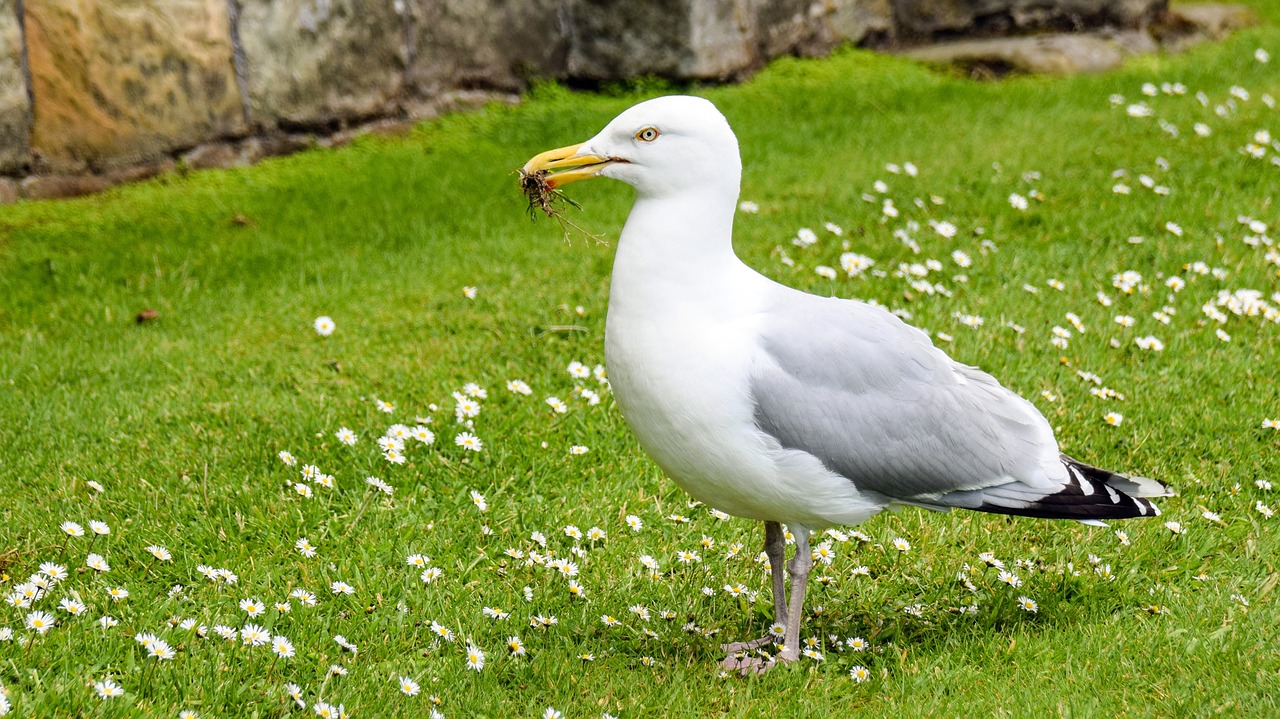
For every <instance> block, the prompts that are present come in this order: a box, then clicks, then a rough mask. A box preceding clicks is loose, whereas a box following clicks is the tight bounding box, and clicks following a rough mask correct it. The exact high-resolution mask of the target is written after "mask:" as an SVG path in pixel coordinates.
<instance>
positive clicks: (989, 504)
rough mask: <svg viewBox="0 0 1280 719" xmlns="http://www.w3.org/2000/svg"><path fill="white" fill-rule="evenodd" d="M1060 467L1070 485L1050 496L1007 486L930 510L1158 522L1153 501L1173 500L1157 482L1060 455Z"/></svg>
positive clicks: (962, 495) (945, 498) (955, 496)
mask: <svg viewBox="0 0 1280 719" xmlns="http://www.w3.org/2000/svg"><path fill="white" fill-rule="evenodd" d="M1062 464H1063V465H1064V466H1065V467H1066V468H1067V477H1068V480H1067V482H1066V483H1065V484H1063V485H1061V486H1060V487H1057V488H1055V489H1054V490H1051V491H1048V492H1046V491H1045V490H1044V489H1040V488H1036V487H1032V486H1031V485H1027V484H1023V483H1022V482H1009V483H1007V484H1001V485H997V486H994V487H986V488H984V489H974V490H968V491H963V492H952V493H950V494H944V495H942V496H941V497H938V498H936V499H934V500H931V501H930V502H929V504H933V505H940V506H941V507H960V508H964V509H972V510H976V511H979V512H993V513H996V514H1013V515H1020V516H1024V517H1040V518H1042V519H1075V520H1080V521H1089V522H1092V521H1096V520H1103V519H1126V518H1129V517H1155V516H1158V515H1159V514H1160V510H1159V509H1158V508H1157V507H1156V505H1155V504H1154V503H1152V502H1151V501H1150V499H1149V498H1151V497H1169V496H1172V495H1173V492H1171V491H1170V490H1169V488H1168V487H1166V486H1165V485H1164V484H1162V483H1161V482H1157V481H1156V480H1154V479H1148V478H1146V477H1134V476H1130V475H1127V474H1118V473H1116V472H1109V471H1107V470H1105V469H1099V468H1097V467H1093V466H1090V465H1087V464H1085V463H1083V462H1079V461H1076V460H1074V459H1072V458H1070V457H1068V456H1066V455H1065V454H1064V455H1062Z"/></svg>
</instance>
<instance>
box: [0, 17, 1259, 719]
mask: <svg viewBox="0 0 1280 719" xmlns="http://www.w3.org/2000/svg"><path fill="white" fill-rule="evenodd" d="M1257 7H1258V9H1259V11H1260V13H1261V15H1262V17H1263V24H1262V25H1261V26H1260V27H1258V28H1256V29H1253V30H1249V31H1246V32H1242V33H1239V34H1238V35H1236V36H1235V37H1233V38H1231V39H1230V40H1228V41H1225V42H1223V43H1220V44H1217V45H1213V46H1203V47H1199V48H1197V49H1194V50H1192V51H1190V52H1188V53H1186V54H1183V55H1177V56H1154V57H1146V58H1139V59H1135V60H1133V61H1132V62H1130V63H1129V64H1128V65H1127V66H1126V67H1125V68H1124V69H1123V70H1121V71H1118V72H1115V73H1111V74H1107V75H1103V76H1093V77H1076V78H1067V79H1049V78H1025V77H1024V78H1013V79H1009V80H1006V81H1003V82H999V83H976V82H972V81H969V80H966V79H963V78H960V77H956V76H953V75H951V74H949V73H946V72H940V71H937V70H933V69H929V68H926V67H923V66H920V65H917V64H914V63H911V62H908V61H905V60H901V59H897V58H891V57H885V56H879V55H874V54H871V53H868V52H863V51H855V50H847V51H841V52H838V53H836V54H835V55H834V56H833V57H831V58H828V59H824V60H795V59H789V60H781V61H778V62H776V63H774V64H773V65H771V66H770V67H769V68H767V69H766V70H764V71H763V72H762V73H761V74H759V75H758V76H757V77H756V78H755V79H753V80H751V81H750V82H747V83H745V84H743V85H740V86H733V87H715V88H693V89H692V91H694V92H696V93H697V94H701V95H704V96H706V97H708V98H710V99H712V100H713V101H714V102H716V103H717V105H719V106H720V108H721V109H722V110H723V112H724V113H725V115H726V116H727V117H728V118H729V120H730V122H731V123H732V125H733V126H734V128H735V130H736V132H737V134H738V137H739V141H740V143H741V146H742V153H743V160H744V166H745V171H744V187H743V195H742V199H743V200H744V201H747V202H749V203H754V207H752V206H750V205H749V206H748V207H747V208H746V210H744V211H742V212H740V213H739V216H738V220H737V226H736V229H735V232H736V248H737V250H738V252H739V254H740V255H741V256H742V257H743V258H744V260H746V261H747V262H748V263H749V264H751V265H753V266H755V267H757V268H758V269H760V270H761V271H762V272H764V273H766V274H767V275H769V276H771V277H773V278H775V279H778V280H779V281H781V282H784V283H786V284H789V285H792V286H795V287H801V288H804V289H807V290H809V291H812V292H815V293H819V294H831V295H839V296H843V297H857V298H860V299H864V300H874V301H877V302H880V303H882V304H884V305H886V306H888V307H890V308H893V309H894V310H895V311H897V312H899V313H900V314H902V315H903V316H904V317H908V318H910V321H911V322H912V323H913V324H915V325H917V326H919V327H921V328H924V329H926V330H927V331H928V332H929V333H930V334H931V335H932V336H933V337H934V341H935V343H936V344H938V345H939V346H941V347H943V348H944V349H946V350H947V351H948V352H949V353H951V354H952V356H954V357H956V358H957V359H958V360H961V361H963V362H967V363H970V364H975V365H978V366H980V367H982V368H983V369H985V370H987V371H989V372H991V373H992V374H994V375H995V376H997V377H998V378H999V379H1000V380H1001V381H1002V382H1003V383H1004V384H1005V385H1006V386H1008V387H1010V388H1012V389H1014V390H1016V391H1018V392H1019V393H1021V394H1023V395H1024V396H1026V397H1028V398H1029V399H1031V400H1032V401H1033V402H1035V403H1036V405H1037V406H1038V407H1039V408H1040V409H1041V410H1042V411H1043V412H1044V413H1045V414H1046V416H1048V417H1049V418H1050V421H1051V422H1052V424H1053V425H1054V427H1055V428H1056V430H1057V433H1058V438H1059V440H1060V442H1061V444H1062V446H1063V449H1064V451H1066V452H1068V453H1070V454H1072V455H1074V456H1077V457H1079V458H1080V459H1082V460H1086V461H1089V462H1091V463H1094V464H1097V465H1100V466H1103V467H1107V468H1111V469H1116V470H1124V471H1130V472H1133V473H1137V474H1141V475H1144V476H1149V477H1155V478H1159V479H1162V480H1164V481H1166V482H1168V483H1170V484H1171V485H1173V486H1174V487H1175V488H1176V489H1177V490H1178V496H1177V497H1174V498H1169V499H1165V500H1163V501H1161V502H1160V505H1161V507H1162V509H1163V510H1164V512H1165V514H1164V516H1163V517H1161V518H1160V519H1154V520H1133V521H1125V522H1116V523H1113V524H1112V525H1111V526H1110V527H1107V528H1098V527H1087V526H1083V525H1080V524H1073V523H1054V522H1046V521H1038V520H1031V519H1020V518H1006V517H1000V516H995V515H980V514H973V513H960V512H957V513H953V514H933V513H925V512H921V511H918V510H915V509H906V510H903V511H901V512H898V513H887V514H883V515H881V516H878V517H876V518H874V519H872V520H871V521H869V522H867V523H866V524H864V525H862V526H860V527H857V528H844V529H843V530H841V531H837V532H832V533H829V534H823V535H819V536H817V537H815V542H817V541H824V540H825V541H826V542H827V544H825V545H824V546H825V547H826V551H828V552H829V553H830V554H831V555H832V556H833V558H832V560H831V561H830V563H829V564H823V565H821V566H819V567H818V568H816V569H815V577H818V576H819V575H820V576H821V578H820V579H817V580H816V581H814V582H813V583H812V584H811V588H810V593H809V599H810V601H809V605H808V607H807V609H809V610H811V613H810V615H809V616H808V617H807V618H806V624H805V636H807V637H810V638H811V639H812V641H813V644H812V650H813V651H812V652H811V654H812V656H810V657H806V658H802V660H801V661H799V662H797V663H796V664H794V665H790V666H786V667H781V668H777V669H774V670H772V671H770V672H768V673H766V674H764V675H762V676H758V677H751V678H745V679H744V678H741V677H738V676H735V675H728V676H726V675H724V674H722V673H721V672H720V670H719V666H718V660H719V659H720V658H721V654H720V652H719V650H718V645H719V644H720V643H722V642H725V641H733V640H741V639H747V638H750V637H754V636H758V635H759V633H760V632H761V631H762V630H763V629H765V628H766V627H767V625H768V624H769V623H770V621H771V619H772V618H771V616H770V614H771V605H772V602H771V598H770V595H769V589H768V586H767V584H768V579H767V577H768V574H767V567H765V566H764V565H762V564H761V562H760V561H759V559H758V556H757V555H758V553H759V552H760V544H761V541H762V532H761V530H760V527H759V525H758V524H756V523H753V522H748V521H745V520H740V519H731V518H723V517H721V516H719V514H718V513H716V512H714V511H713V510H714V508H712V507H705V506H696V505H692V504H691V503H690V501H689V498H688V496H687V495H685V494H684V493H683V492H682V491H681V490H679V489H678V488H677V487H675V486H674V484H673V483H672V482H671V481H670V480H668V479H666V478H664V477H663V476H662V474H661V472H660V471H659V470H658V469H657V468H656V467H655V466H654V465H653V463H652V462H651V461H649V460H648V459H647V458H646V457H645V456H644V454H643V452H641V451H640V449H639V448H638V446H637V445H636V443H635V441H634V440H633V439H632V437H631V435H630V434H629V432H628V430H627V427H626V425H625V422H624V421H623V419H622V417H621V416H620V414H619V413H618V411H617V408H616V406H615V405H614V403H613V401H612V399H611V397H610V395H609V392H608V386H607V382H603V381H601V379H600V376H599V374H598V370H597V365H601V364H602V363H603V361H604V358H603V344H602V338H603V331H604V317H605V312H606V297H607V292H608V283H609V270H610V266H611V260H612V252H613V250H612V246H611V241H612V239H614V238H616V237H617V234H618V232H619V230H620V228H621V226H622V223H623V221H624V219H625V217H626V213H627V210H628V208H629V206H630V202H631V190H630V189H629V188H627V187H625V186H622V185H620V184H618V183H611V182H608V181H604V180H597V181H595V182H592V183H586V184H581V185H574V186H572V187H570V188H568V194H569V195H570V196H571V197H572V198H573V199H575V200H576V201H578V202H579V203H580V204H581V205H582V209H581V210H575V211H572V212H571V214H570V218H571V219H572V220H573V221H574V222H575V223H576V224H578V225H580V226H581V227H583V228H585V229H586V230H587V231H589V232H591V233H594V234H597V235H599V236H600V237H601V238H603V239H602V240H595V239H590V238H588V237H585V236H583V235H581V234H579V233H577V232H576V231H570V232H569V233H568V234H567V236H566V234H565V233H564V232H562V230H561V228H560V227H558V226H557V225H556V224H555V222H554V221H550V220H547V219H546V218H540V219H538V220H536V221H531V220H530V217H529V215H528V214H527V212H526V207H525V204H524V200H523V198H522V197H521V196H520V194H519V191H518V190H517V188H516V178H515V176H514V175H513V174H512V172H513V170H514V169H515V168H516V167H518V166H520V165H521V164H522V163H523V162H524V161H525V160H526V159H527V158H528V157H530V156H532V155H533V154H535V153H537V152H539V151H542V150H545V149H549V148H552V147H558V146H561V145H567V144H571V143H574V142H579V141H582V140H585V139H587V138H588V137H590V136H591V135H592V134H594V133H595V131H596V130H598V129H599V128H600V127H601V126H603V125H604V124H605V123H606V122H607V121H608V120H609V119H610V118H611V117H613V116H614V115H615V114H616V113H618V112H619V111H621V110H622V109H624V108H626V107H628V106H629V105H631V104H633V103H634V102H636V101H638V100H640V99H642V98H644V97H647V96H650V95H652V94H655V93H657V94H660V92H661V90H655V89H654V88H653V87H652V85H651V84H645V85H641V86H637V87H635V88H630V89H622V90H617V91H613V92H608V93H602V94H585V93H576V92H570V91H568V90H566V89H563V88H560V87H556V86H545V87H539V88H538V89H536V90H535V91H534V92H532V93H531V94H530V96H529V97H528V98H527V99H526V100H525V101H524V102H523V103H521V104H520V105H518V106H515V107H506V106H497V105H495V106H491V107H487V108H485V109H483V110H480V111H477V112H472V113H466V114H460V115H455V116H450V117H446V118H442V119H439V120H436V121H432V122H429V123H424V124H422V125H420V126H419V127H417V128H416V129H414V130H413V131H412V132H410V133H408V134H406V135H404V136H396V137H367V138H364V139H362V140H360V141H358V142H356V143H354V144H353V145H351V146H349V147H345V148H341V149H336V150H316V151H311V152H305V153H302V154H299V155H295V156H292V157H288V158H282V159H276V160H271V161H268V162H265V163H263V164H261V165H259V166H256V167H252V168H244V169H237V170H228V171H210V172H198V173H190V174H185V175H172V176H169V177H165V178H161V179H158V180H155V181H152V182H148V183H144V184H140V185H135V186H130V187H123V188H119V189H116V190H113V191H111V192H108V193H106V194H103V195H100V196H95V197H90V198H85V199H80V200H75V201H67V202H49V203H24V204H20V205H17V206H10V207H3V208H0V596H4V597H7V599H6V602H5V604H3V605H0V686H2V687H3V690H2V691H0V694H2V695H3V697H5V698H0V715H3V714H4V713H6V709H7V708H8V707H10V706H11V707H12V711H13V713H14V715H16V716H95V717H96V716H102V717H116V716H157V717H176V716H178V715H179V712H182V711H189V712H194V713H195V715H196V716H199V717H221V716H260V717H282V716H296V717H310V716H316V715H322V714H323V712H324V711H325V710H326V707H328V706H330V705H331V706H332V707H334V709H333V715H334V716H337V707H338V705H341V706H342V707H343V709H344V711H345V713H346V714H347V715H350V716H353V717H394V716H406V717H408V716H413V717H419V716H427V715H428V714H430V712H431V711H432V710H433V709H434V710H435V711H437V712H438V713H439V714H440V715H443V716H445V717H531V718H532V717H543V716H560V714H556V713H554V712H560V713H562V714H563V717H564V718H565V719H577V718H579V717H601V716H603V715H605V714H608V715H612V716H616V717H640V716H655V715H656V716H735V717H736V716H749V717H753V716H826V715H834V714H836V713H840V714H850V713H856V712H859V711H865V712H868V713H874V715H876V716H972V717H983V716H1013V717H1023V716H1064V717H1065V716H1126V717H1128V716H1151V717H1167V716H1202V715H1214V714H1224V715H1227V716H1276V715H1280V652H1278V651H1277V636H1276V627H1277V626H1280V612H1278V611H1277V610H1276V608H1275V606H1276V604H1275V594H1274V591H1275V587H1276V585H1277V582H1278V581H1280V569H1278V568H1277V566H1276V556H1277V550H1280V542H1278V541H1277V530H1276V527H1277V523H1278V522H1280V519H1277V518H1273V517H1272V513H1273V509H1274V510H1280V495H1277V490H1275V489H1273V485H1272V483H1280V431H1277V429H1276V428H1275V426H1274V425H1273V423H1274V421H1275V420H1277V419H1280V382H1277V380H1276V376H1277V374H1278V372H1280V366H1278V364H1277V362H1278V358H1280V352H1278V351H1277V349H1276V348H1277V346H1278V343H1280V318H1278V315H1277V312H1278V311H1280V273H1278V271H1280V248H1277V242H1276V239H1275V238H1278V237H1280V209H1278V208H1277V205H1276V192H1277V190H1280V165H1278V164H1277V162H1280V160H1277V158H1280V142H1278V141H1277V140H1276V138H1277V137H1280V110H1277V100H1276V98H1277V97H1280V24H1278V23H1280V7H1277V6H1276V5H1275V3H1264V4H1259V5H1257ZM1260 48H1262V49H1265V50H1267V51H1268V52H1269V53H1270V56H1271V58H1270V60H1269V61H1267V62H1264V61H1263V57H1265V55H1263V56H1259V55H1257V54H1256V52H1255V51H1257V50H1258V49H1260ZM683 90H688V88H684V89H683ZM886 203H887V204H886ZM747 210H755V211H747ZM806 228H807V229H806ZM810 233H811V234H810ZM853 255H861V256H862V257H863V258H866V259H869V260H871V261H873V262H874V264H873V265H869V266H866V267H865V268H864V269H861V271H860V272H858V271H856V270H858V267H854V268H853V269H854V270H855V272H854V273H850V272H848V271H846V265H849V266H852V265H854V264H858V265H859V267H861V266H863V265H866V260H863V259H859V258H857V257H854V256H853ZM842 256H843V260H842ZM855 260H856V261H857V262H854V261H855ZM672 261H673V262H678V261H679V258H672ZM144 309H151V310H154V311H155V312H156V313H157V317H156V318H155V319H153V320H150V321H147V322H144V323H138V322H136V321H135V317H136V316H137V315H138V313H139V312H140V311H142V310H144ZM322 316H323V317H330V318H332V321H333V323H334V325H335V327H334V329H333V331H332V333H331V334H328V335H322V334H321V333H320V332H317V330H316V329H315V325H314V323H315V321H316V319H317V318H319V317H322ZM514 381H518V382H514ZM513 388H514V389H513ZM526 388H527V393H525V392H523V391H518V390H525V389H526ZM552 399H554V400H555V401H551V400H552ZM560 409H563V410H564V411H559V410H560ZM467 415H470V416H467ZM344 429H346V430H350V432H351V433H352V434H354V435H355V440H354V443H352V444H348V443H346V442H344V441H343V439H342V436H345V435H346V433H344V432H342V430H344ZM396 431H400V432H403V433H407V434H408V435H409V436H408V438H406V439H405V440H404V447H403V449H402V450H399V451H398V452H397V454H398V455H399V456H400V458H401V459H403V460H404V461H403V463H396V462H393V461H390V460H389V459H388V458H387V456H386V455H385V454H384V451H383V448H382V447H381V446H379V443H378V440H379V438H382V437H384V436H386V435H387V434H388V433H389V432H390V433H394V432H396ZM464 433H465V434H466V435H467V436H470V437H474V438H476V439H478V440H479V442H480V443H481V445H480V446H479V447H478V451H476V450H474V449H470V448H468V447H465V446H463V444H461V443H460V442H463V441H464V440H465V441H467V442H470V440H468V439H467V436H464ZM415 434H417V435H418V436H419V437H421V438H427V437H428V436H430V437H433V438H434V441H433V442H431V443H428V442H424V441H422V439H420V438H416V437H415V436H413V435H415ZM340 435H342V436H340ZM348 439H350V438H349V437H348ZM282 452H283V453H285V455H284V457H285V458H288V459H291V460H293V461H296V464H294V463H292V462H286V461H284V460H283V459H282V455H281V453H282ZM307 468H314V469H307ZM308 475H309V476H308ZM369 477H373V478H377V479H378V481H379V483H381V485H379V483H372V484H371V483H369V482H367V481H366V478H369ZM66 522H73V523H75V524H76V526H70V525H66V524H64V523H66ZM91 522H93V523H94V524H93V525H91ZM77 526H78V527H79V528H80V532H79V533H82V536H73V535H74V534H76V533H77V531H76V530H77ZM68 530H70V531H68ZM100 532H101V534H100ZM900 539H901V540H905V542H906V543H907V544H909V549H905V550H904V549H902V548H901V547H902V546H903V543H901V542H897V541H896V540H900ZM988 553H989V554H988ZM997 564H1003V565H1004V567H1005V569H1006V570H1007V571H1008V572H1010V573H1012V574H1013V575H1014V578H1012V579H1011V578H1009V577H1008V575H1005V577H1004V579H1003V580H1002V579H1001V575H1000V573H999V569H998V568H997V567H996V566H994V565H997ZM35 575H38V576H35ZM33 576H35V578H36V579H38V580H39V583H41V584H42V585H43V586H35V585H34V584H33V583H32V581H31V580H30V579H29V578H31V577H33ZM1015 584H1016V585H1017V586H1013V585H1015ZM1021 597H1026V598H1028V599H1030V600H1032V601H1033V602H1034V603H1035V611H1034V612H1032V611H1028V610H1027V609H1026V608H1024V607H1023V606H1021V605H1020V604H1019V599H1020V598H1021ZM50 625H51V626H50ZM148 635H150V636H148ZM281 638H283V641H281ZM855 639H856V640H857V641H854V640H855ZM141 640H145V642H144V641H141ZM259 640H260V641H262V642H264V643H262V644H260V645H255V643H256V642H258V641H259ZM513 642H514V644H515V646H517V647H518V648H519V651H518V652H513V651H512V650H511V647H512V644H513ZM857 667H863V668H865V669H866V670H867V671H866V677H867V678H866V679H865V680H864V681H856V680H855V679H854V678H853V677H851V670H854V669H855V668H857ZM291 691H293V692H295V693H296V694H297V699H295V698H293V697H291V696H290V692H291ZM303 705H305V708H304V706H303ZM552 708H553V709H552ZM553 710H554V711H553Z"/></svg>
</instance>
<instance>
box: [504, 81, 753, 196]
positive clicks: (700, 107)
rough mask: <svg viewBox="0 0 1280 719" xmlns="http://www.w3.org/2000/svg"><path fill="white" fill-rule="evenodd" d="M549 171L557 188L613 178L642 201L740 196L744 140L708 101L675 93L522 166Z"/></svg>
mask: <svg viewBox="0 0 1280 719" xmlns="http://www.w3.org/2000/svg"><path fill="white" fill-rule="evenodd" d="M540 170H545V171H546V172H547V173H548V174H547V175H546V178H545V179H546V182H547V185H548V186H549V187H550V188H551V189H556V188H559V187H563V186H564V185H567V184H569V183H570V182H577V181H578V180H586V179H589V178H592V177H611V178H613V179H615V180H621V181H622V182H625V183H627V184H628V185H631V186H632V187H634V188H636V191H637V193H638V194H639V195H640V196H642V197H656V196H663V195H668V194H676V193H688V192H689V191H690V190H695V189H700V188H702V189H705V188H716V189H719V190H722V191H727V192H730V193H732V195H733V197H737V193H738V185H739V183H740V181H741V178H742V160H741V159H740V158H739V156H738V139H737V138H736V137H734V135H733V130H731V129H729V123H728V121H726V120H725V119H724V115H721V114H720V111H719V110H717V109H716V106H715V105H713V104H711V102H710V101H709V100H705V99H703V98H700V97H691V96H688V95H670V96H667V97H659V98H655V99H653V100H646V101H645V102H642V103H640V104H638V105H634V106H632V107H631V108H629V109H627V110H626V111H624V112H623V113H622V114H621V115H618V116H617V117H615V118H614V119H613V121H612V122H610V123H609V124H608V125H606V126H605V128H604V129H603V130H601V131H600V132H599V133H597V134H596V136H595V137H593V138H591V139H590V140H587V141H586V142H584V143H581V144H578V145H570V146H568V147H561V148H558V149H555V150H548V151H547V152H544V153H542V154H540V155H538V156H536V157H534V158H533V159H531V160H529V162H528V163H527V164H525V166H524V171H525V172H526V173H534V172H538V171H540Z"/></svg>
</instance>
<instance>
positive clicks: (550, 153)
mask: <svg viewBox="0 0 1280 719" xmlns="http://www.w3.org/2000/svg"><path fill="white" fill-rule="evenodd" d="M583 144H585V143H578V144H577V145H570V146H568V147H560V148H556V149H554V150H547V151H546V152H543V153H540V154H538V155H535V156H534V157H533V159H531V160H529V161H528V162H526V163H525V164H524V174H526V175H532V174H534V173H537V172H546V173H548V174H547V175H546V183H547V187H549V188H550V189H552V190H554V189H556V188H558V187H562V186H564V185H567V184H569V183H570V182H577V181H578V180H587V179H590V178H592V177H595V176H596V175H597V174H599V172H600V171H601V170H603V169H604V168H606V167H608V166H609V165H612V164H614V163H615V162H618V160H615V159H613V158H610V157H604V156H602V155H579V154H577V152H578V149H579V148H581V147H582V145H583Z"/></svg>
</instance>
